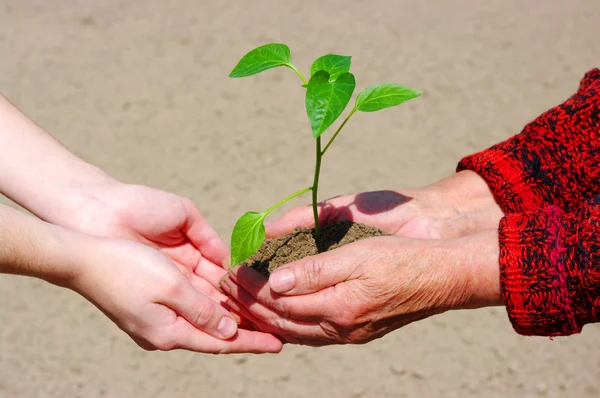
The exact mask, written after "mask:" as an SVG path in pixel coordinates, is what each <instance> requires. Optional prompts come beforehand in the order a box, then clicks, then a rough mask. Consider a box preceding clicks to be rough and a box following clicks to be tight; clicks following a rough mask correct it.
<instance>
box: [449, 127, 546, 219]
mask: <svg viewBox="0 0 600 398" xmlns="http://www.w3.org/2000/svg"><path fill="white" fill-rule="evenodd" d="M519 139H520V137H519V136H515V137H513V138H511V139H509V140H507V141H504V142H502V143H500V144H497V145H494V146H493V147H491V148H490V149H486V150H484V151H481V152H478V153H475V154H473V155H470V156H467V157H465V158H463V159H462V160H461V161H460V163H459V164H458V167H457V171H461V170H471V171H474V172H475V173H477V174H479V176H481V178H483V179H484V180H485V182H486V183H487V184H488V186H489V187H490V190H491V192H492V194H493V195H494V198H495V199H496V201H497V202H498V204H499V205H500V208H501V209H502V211H503V212H504V213H505V214H509V213H519V212H527V211H531V210H535V209H539V208H540V207H543V205H544V202H543V200H542V199H541V196H540V195H538V194H536V192H535V188H536V187H535V186H534V185H532V184H531V183H529V182H528V181H527V179H528V178H529V177H528V175H527V174H526V173H525V171H524V169H523V161H522V160H520V159H518V158H517V156H516V155H515V154H513V152H512V151H511V148H515V147H518V144H515V143H514V141H516V140H519Z"/></svg>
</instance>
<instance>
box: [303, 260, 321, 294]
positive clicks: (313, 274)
mask: <svg viewBox="0 0 600 398" xmlns="http://www.w3.org/2000/svg"><path fill="white" fill-rule="evenodd" d="M323 269H324V265H323V263H322V262H321V261H319V260H317V259H315V258H311V259H310V261H309V262H308V264H307V265H306V266H305V267H304V268H302V273H303V274H304V275H302V278H301V279H300V280H304V281H306V285H307V287H308V288H309V289H316V288H318V287H319V286H320V285H321V283H320V282H321V281H322V279H323V275H322V273H323Z"/></svg>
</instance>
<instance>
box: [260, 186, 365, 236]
mask: <svg viewBox="0 0 600 398" xmlns="http://www.w3.org/2000/svg"><path fill="white" fill-rule="evenodd" d="M353 201H354V195H349V196H338V197H335V198H332V199H328V200H326V201H324V202H321V203H319V206H318V213H319V223H321V224H322V225H326V224H330V223H333V222H338V221H345V220H348V219H350V218H351V214H350V213H349V212H347V211H345V210H347V208H348V206H350V205H351V204H352V202H353ZM314 226H315V217H314V213H313V208H312V206H310V205H308V206H299V207H295V208H293V209H291V210H289V211H287V212H286V213H285V214H284V215H283V216H281V217H280V218H278V219H277V220H275V221H272V222H269V223H267V224H266V225H265V229H266V234H267V238H275V237H278V236H281V235H285V234H287V233H290V232H292V231H293V230H295V229H296V228H298V227H301V228H312V227H314Z"/></svg>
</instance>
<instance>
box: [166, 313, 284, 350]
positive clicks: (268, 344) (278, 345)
mask: <svg viewBox="0 0 600 398" xmlns="http://www.w3.org/2000/svg"><path fill="white" fill-rule="evenodd" d="M178 321H179V322H177V324H176V325H175V328H174V331H173V336H172V340H173V341H174V348H175V349H185V350H190V351H195V352H202V353H210V354H225V353H253V354H262V353H278V352H280V351H281V349H282V348H283V343H282V342H281V340H279V339H278V338H277V337H275V336H273V335H270V334H268V333H263V332H256V331H250V330H244V329H240V330H239V331H238V333H237V334H236V335H235V336H233V337H232V338H231V339H229V340H219V339H216V338H214V337H212V336H210V335H208V334H206V333H204V332H203V331H201V330H198V329H196V328H195V327H194V326H193V325H192V324H190V323H188V322H187V321H185V320H184V319H182V318H179V320H178Z"/></svg>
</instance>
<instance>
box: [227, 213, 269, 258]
mask: <svg viewBox="0 0 600 398" xmlns="http://www.w3.org/2000/svg"><path fill="white" fill-rule="evenodd" d="M266 216H267V214H266V213H257V212H255V211H249V212H247V213H246V214H244V215H243V216H242V217H240V219H239V220H237V222H236V223H235V227H233V231H232V232H231V266H232V267H234V266H236V265H238V264H240V263H242V262H244V261H246V260H247V259H249V258H250V256H252V255H253V254H254V253H256V251H257V250H258V249H259V248H260V245H262V243H263V242H264V240H265V226H264V224H263V222H264V221H265V217H266Z"/></svg>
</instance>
